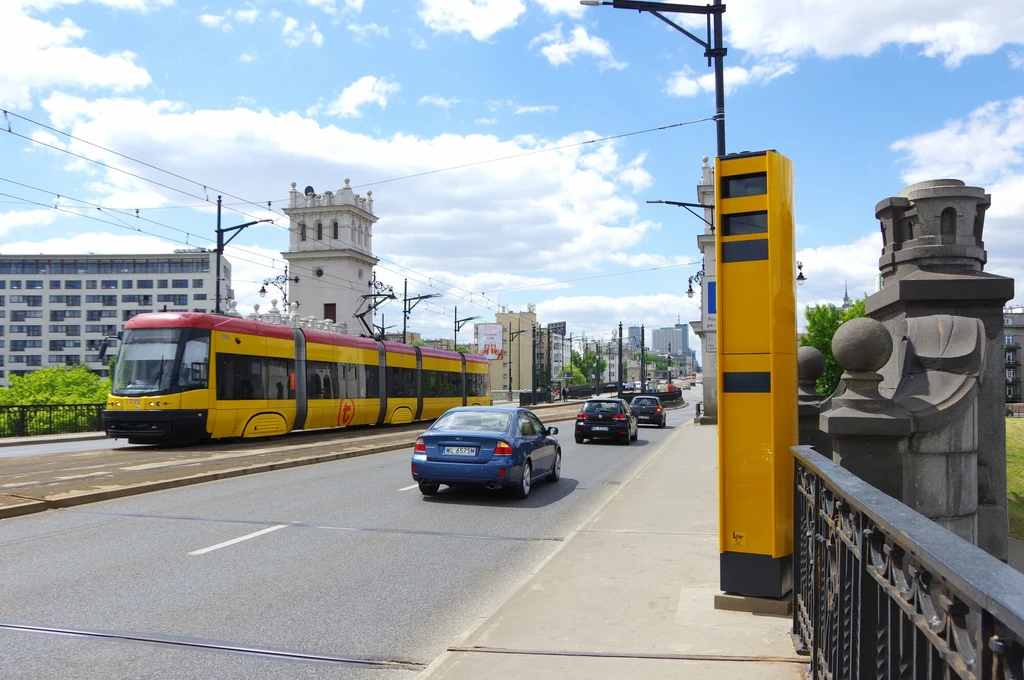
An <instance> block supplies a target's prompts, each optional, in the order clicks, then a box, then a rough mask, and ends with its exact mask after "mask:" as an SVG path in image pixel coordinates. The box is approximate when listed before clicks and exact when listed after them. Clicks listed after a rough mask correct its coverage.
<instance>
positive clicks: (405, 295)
mask: <svg viewBox="0 0 1024 680" xmlns="http://www.w3.org/2000/svg"><path fill="white" fill-rule="evenodd" d="M455 318H456V319H458V318H459V315H458V312H456V314H455ZM408 319H409V279H406V280H405V288H404V289H403V292H402V344H403V345H404V344H405V343H406V342H408V340H406V339H405V322H406V321H408ZM421 337H422V336H421Z"/></svg>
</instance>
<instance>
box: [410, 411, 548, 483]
mask: <svg viewBox="0 0 1024 680" xmlns="http://www.w3.org/2000/svg"><path fill="white" fill-rule="evenodd" d="M555 434H558V428H557V427H544V424H543V423H541V422H540V418H538V417H537V415H536V414H535V413H534V412H533V411H530V410H529V409H525V408H516V409H505V408H492V407H485V406H469V407H462V408H453V409H451V410H450V411H448V412H447V413H445V414H444V415H443V416H441V417H440V418H438V419H437V420H435V421H434V424H433V425H431V426H430V428H429V429H428V430H427V431H426V432H424V433H423V436H421V437H420V438H419V439H417V440H416V446H415V448H414V449H413V454H412V478H413V479H414V480H415V481H416V482H418V483H419V487H420V492H421V493H422V494H423V495H425V496H433V495H434V494H436V493H437V490H438V487H440V485H441V484H447V485H449V486H453V485H456V484H479V485H483V486H486V487H487V488H488V489H498V488H501V487H510V488H512V490H513V491H514V493H515V494H516V496H518V497H519V498H526V497H527V496H529V495H530V486H531V485H532V483H533V481H534V480H535V479H537V478H539V477H545V478H546V479H547V480H548V481H549V482H557V481H558V478H559V477H561V476H562V447H561V446H559V445H558V440H557V439H555V438H554V437H553V436H551V435H555Z"/></svg>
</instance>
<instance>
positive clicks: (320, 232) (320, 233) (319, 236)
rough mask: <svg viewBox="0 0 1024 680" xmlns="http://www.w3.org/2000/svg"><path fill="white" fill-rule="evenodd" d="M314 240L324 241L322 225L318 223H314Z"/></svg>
mask: <svg viewBox="0 0 1024 680" xmlns="http://www.w3.org/2000/svg"><path fill="white" fill-rule="evenodd" d="M316 240H317V241H323V240H324V225H322V224H320V223H319V222H317V223H316Z"/></svg>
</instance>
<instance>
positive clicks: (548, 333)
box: [547, 326, 551, 397]
mask: <svg viewBox="0 0 1024 680" xmlns="http://www.w3.org/2000/svg"><path fill="white" fill-rule="evenodd" d="M547 337H548V380H547V383H548V396H549V397H550V395H551V327H550V326H548V332H547Z"/></svg>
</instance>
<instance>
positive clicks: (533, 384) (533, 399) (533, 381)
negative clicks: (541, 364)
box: [530, 322, 537, 405]
mask: <svg viewBox="0 0 1024 680" xmlns="http://www.w3.org/2000/svg"><path fill="white" fill-rule="evenodd" d="M531 330H532V333H533V344H532V347H533V349H532V351H531V352H530V355H531V356H532V360H531V361H530V365H531V366H532V372H531V374H530V375H531V378H530V404H531V405H532V404H536V403H537V323H536V322H534V323H533V327H532V329H531Z"/></svg>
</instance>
